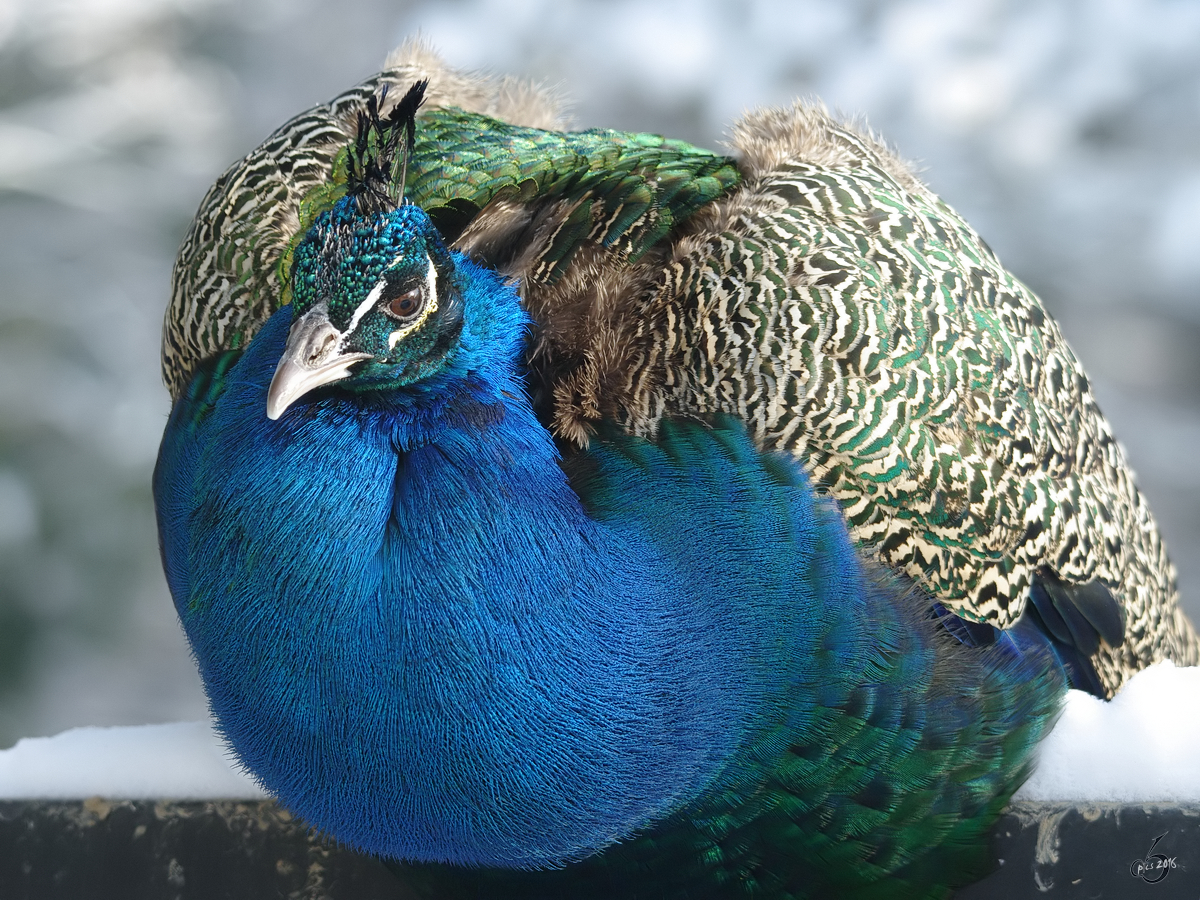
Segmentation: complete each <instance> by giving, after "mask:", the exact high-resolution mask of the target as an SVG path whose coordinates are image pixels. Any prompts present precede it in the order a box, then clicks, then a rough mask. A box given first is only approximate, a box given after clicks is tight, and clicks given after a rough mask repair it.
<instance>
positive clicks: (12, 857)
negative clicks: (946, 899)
mask: <svg viewBox="0 0 1200 900" xmlns="http://www.w3.org/2000/svg"><path fill="white" fill-rule="evenodd" d="M992 851H993V854H994V859H995V861H996V869H995V871H994V872H993V873H992V874H991V875H990V876H988V877H986V878H985V879H984V880H983V881H981V882H980V883H978V884H976V885H973V886H972V887H970V888H967V889H964V890H963V891H961V892H959V894H958V896H959V897H960V898H961V900H993V898H996V900H1022V898H1026V897H1044V896H1047V895H1049V896H1051V897H1061V898H1074V897H1079V898H1085V897H1086V898H1097V897H1104V898H1115V900H1125V898H1140V897H1146V898H1154V900H1175V898H1181V900H1198V898H1200V669H1196V668H1189V669H1177V668H1175V667H1173V666H1171V665H1170V664H1163V665H1159V666H1155V667H1153V668H1151V669H1148V670H1146V671H1145V672H1142V673H1141V674H1139V675H1138V676H1137V677H1136V678H1134V679H1133V680H1132V681H1130V682H1129V684H1128V685H1126V687H1125V689H1124V690H1122V692H1121V693H1120V694H1118V695H1117V697H1116V698H1115V699H1114V700H1113V701H1112V702H1111V703H1104V702H1102V701H1099V700H1096V699H1095V698H1093V697H1090V696H1088V695H1086V694H1081V693H1078V692H1074V691H1073V692H1071V694H1070V696H1069V698H1068V701H1067V704H1066V708H1065V711H1064V713H1063V716H1062V718H1061V719H1060V720H1059V723H1058V725H1057V726H1056V727H1055V729H1054V732H1053V733H1052V734H1051V735H1050V737H1049V738H1048V739H1047V740H1046V741H1045V742H1044V743H1043V745H1042V746H1041V748H1040V754H1039V761H1038V768H1037V770H1036V772H1035V774H1034V776H1033V778H1031V779H1030V781H1029V782H1028V783H1027V784H1026V785H1025V786H1024V787H1023V788H1022V789H1021V791H1020V792H1019V793H1018V794H1017V797H1016V798H1015V799H1014V803H1013V804H1012V806H1011V807H1010V808H1009V810H1008V812H1007V813H1006V814H1005V815H1004V816H1003V817H1002V818H1001V820H1000V822H999V823H998V824H997V827H996V828H995V830H994V831H993V844H992ZM138 897H146V898H159V897H163V898H175V897H178V898H194V900H207V898H222V900H242V898H245V900H259V898H263V897H298V898H310V897H311V898H326V897H327V898H330V900H342V898H354V900H358V898H379V900H384V898H409V897H412V894H411V893H410V892H409V890H408V888H407V887H406V886H405V885H404V884H402V882H400V881H399V880H397V879H396V878H395V876H393V875H392V874H391V873H390V872H389V871H388V870H387V869H386V868H384V867H383V865H382V864H381V863H379V862H378V861H377V860H373V859H371V858H369V857H364V856H361V855H359V854H356V853H354V852H352V851H349V850H346V849H344V848H340V847H338V846H337V845H336V844H334V843H333V842H331V841H328V840H326V839H324V838H322V837H321V836H320V835H316V834H314V833H312V832H311V830H310V829H308V828H306V827H305V826H303V825H302V824H301V823H299V822H297V821H295V820H293V819H292V817H291V816H290V815H288V813H286V812H285V811H283V810H281V809H280V808H279V807H278V806H276V805H275V804H274V803H273V802H271V801H270V800H269V799H267V798H266V797H265V796H264V794H263V793H262V792H261V791H260V789H259V788H258V787H257V786H256V785H255V783H254V782H253V781H252V780H251V779H250V778H248V777H247V776H246V775H245V774H243V773H242V772H240V771H239V770H238V769H237V768H236V766H234V765H233V764H232V763H231V761H230V759H229V757H228V753H227V751H226V750H225V749H224V747H223V745H222V744H221V741H220V739H219V738H218V737H217V736H216V735H215V734H214V733H213V731H212V729H211V727H210V726H209V724H208V723H205V722H183V723H174V724H169V725H146V726H139V727H133V728H77V729H73V730H71V731H68V732H65V733H63V734H60V735H58V736H56V737H52V738H31V739H26V740H23V741H21V742H19V743H18V744H17V745H16V746H15V747H13V748H12V749H10V750H4V751H0V898H2V900H24V898H27V900H80V898H87V900H108V898H113V900H118V898H119V900H129V898H138Z"/></svg>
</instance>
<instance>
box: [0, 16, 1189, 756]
mask: <svg viewBox="0 0 1200 900" xmlns="http://www.w3.org/2000/svg"><path fill="white" fill-rule="evenodd" d="M417 32H421V33H422V34H424V35H425V36H426V37H427V38H428V39H430V40H431V41H433V42H434V43H435V44H436V45H437V46H438V47H440V49H441V50H442V52H443V53H444V55H445V56H446V57H447V58H448V59H449V60H450V62H452V63H453V64H455V65H458V66H462V67H469V68H487V69H490V70H493V71H496V72H502V73H503V72H512V73H518V74H522V75H526V76H530V77H532V78H535V79H538V80H540V81H544V82H548V83H550V84H553V85H557V86H560V88H561V90H562V92H563V93H564V94H565V95H566V96H568V97H570V98H572V99H573V105H572V108H573V110H574V114H575V120H576V123H577V125H578V126H579V127H591V126H605V127H615V128H624V129H637V130H646V131H656V132H660V133H665V134H668V135H672V136H675V137H682V138H686V139H689V140H691V141H693V142H695V143H698V144H701V145H704V146H706V147H710V148H717V147H719V146H720V141H721V139H722V135H723V133H724V129H725V128H726V127H727V126H728V125H729V123H730V122H731V121H732V120H733V119H734V118H735V117H736V116H738V115H739V113H741V112H742V111H743V110H744V109H746V108H748V107H751V106H757V105H762V104H784V103H787V102H789V101H790V100H791V99H792V98H793V97H795V96H797V95H807V96H814V97H820V98H822V99H823V100H824V101H825V102H826V103H827V104H828V105H829V106H830V107H832V108H834V109H836V110H838V111H841V112H843V113H845V114H852V115H862V116H865V118H866V120H867V122H868V123H869V124H870V125H871V126H872V127H873V128H874V129H876V130H877V131H879V132H881V133H882V134H883V135H884V136H885V137H886V138H887V140H888V141H889V142H890V143H891V144H892V145H893V146H895V147H896V148H897V149H898V150H899V151H900V153H901V154H902V155H904V156H905V157H907V158H909V159H912V160H915V161H916V162H917V163H918V165H919V166H920V167H921V169H922V170H923V175H924V178H925V179H926V180H927V181H928V182H929V183H930V184H931V185H932V186H933V188H934V189H935V190H936V191H937V192H938V193H940V194H941V195H942V196H943V197H944V198H945V199H946V200H947V201H948V202H949V203H950V204H951V205H952V206H954V207H956V208H957V209H958V210H959V211H960V212H961V213H963V214H964V215H965V217H966V218H967V220H968V221H969V222H971V223H972V224H973V225H974V226H975V228H976V229H977V230H978V231H979V232H980V233H981V234H982V235H983V236H984V237H985V238H986V240H987V241H988V242H989V243H990V244H991V245H992V247H993V248H995V249H996V251H997V252H998V253H999V255H1000V257H1001V259H1002V260H1004V261H1005V262H1006V264H1007V265H1008V266H1009V268H1011V269H1012V270H1013V271H1014V272H1015V273H1016V274H1017V275H1018V276H1019V277H1020V278H1022V279H1024V280H1025V281H1026V282H1027V283H1029V284H1030V285H1031V286H1032V287H1033V288H1034V290H1035V291H1037V292H1038V294H1040V295H1041V297H1042V299H1043V300H1044V302H1045V304H1046V306H1047V307H1048V308H1049V309H1050V310H1051V312H1052V313H1053V314H1054V315H1055V316H1056V317H1057V318H1058V319H1059V320H1060V321H1061V323H1062V325H1063V329H1064V331H1065V332H1066V334H1067V337H1068V339H1069V340H1070V341H1071V343H1072V344H1073V346H1074V347H1075V349H1076V351H1077V353H1078V355H1079V356H1080V357H1081V358H1082V359H1083V361H1084V364H1085V366H1086V367H1087V369H1088V371H1089V372H1090V374H1091V376H1092V378H1093V380H1094V383H1095V389H1096V393H1097V394H1098V396H1099V399H1100V403H1101V406H1102V408H1103V409H1104V410H1105V412H1106V413H1107V414H1108V416H1109V418H1110V419H1111V420H1112V422H1113V424H1114V427H1115V429H1116V433H1117V435H1118V437H1119V438H1120V439H1121V440H1122V442H1123V443H1124V445H1125V447H1126V448H1127V451H1128V454H1129V457H1130V459H1131V460H1132V463H1133V466H1134V467H1135V469H1136V470H1137V472H1138V474H1139V477H1140V483H1141V486H1142V488H1143V490H1144V491H1145V493H1146V494H1147V495H1148V497H1149V499H1150V504H1151V506H1152V508H1153V509H1154V511H1155V513H1156V515H1157V517H1158V520H1159V522H1160V524H1161V526H1162V530H1163V532H1164V533H1165V535H1166V538H1167V541H1168V544H1169V546H1170V547H1171V550H1172V555H1173V557H1174V559H1175V562H1176V565H1177V566H1178V568H1179V573H1180V587H1181V590H1182V592H1183V597H1184V603H1185V605H1186V607H1187V608H1188V609H1189V610H1190V614H1191V616H1192V618H1193V621H1198V622H1200V3H1197V2H1195V0H970V2H968V0H773V2H772V0H763V2H757V3H748V2H736V0H695V2H686V3H685V2H667V0H660V2H651V0H592V2H585V0H580V2H567V0H523V2H522V0H442V2H407V3H406V2H399V0H397V2H384V0H349V2H346V0H343V2H338V3H332V2H329V3H319V2H316V0H307V2H306V0H237V2H233V0H228V2H227V0H0V747H7V746H9V745H11V744H12V743H13V742H14V741H15V740H16V739H17V738H19V737H22V736H27V735H43V734H52V733H55V732H57V731H60V730H62V729H64V728H67V727H71V726H74V725H84V724H138V723H144V722H159V721H167V720H173V719H192V718H200V717H202V716H203V715H204V711H205V704H204V698H203V695H202V693H201V690H200V686H199V683H198V680H197V677H196V675H195V672H194V670H193V667H192V663H191V660H190V658H189V656H188V650H187V647H186V645H185V643H184V641H183V638H182V636H181V633H180V630H179V627H178V625H177V624H176V621H175V616H174V611H173V609H172V607H171V602H170V598H169V596H168V594H167V590H166V586H165V584H164V582H163V577H162V573H161V570H160V568H159V560H158V552H157V543H156V537H155V529H154V521H153V510H152V506H151V498H150V489H149V482H150V472H151V469H152V467H153V463H154V456H155V452H156V449H157V445H158V439H159V435H160V433H161V430H162V427H163V425H164V424H165V421H166V416H167V411H168V398H167V394H166V391H165V390H164V389H163V387H162V385H161V382H160V380H159V368H158V338H159V326H160V322H161V318H162V311H163V308H164V305H165V303H166V300H167V295H168V290H169V288H168V280H169V276H170V268H171V262H172V259H173V256H174V253H175V250H176V248H177V247H178V244H179V242H180V240H181V238H182V236H183V233H184V230H185V228H186V227H187V224H188V221H189V220H190V218H191V216H192V213H193V212H194V211H195V208H196V206H197V204H198V203H199V201H200V198H201V196H202V195H203V193H204V191H205V190H206V189H207V187H208V185H209V184H210V183H211V182H212V181H213V179H214V178H215V177H216V176H217V175H218V174H219V173H220V172H221V171H222V170H223V169H224V168H225V166H227V165H228V164H229V163H230V162H232V161H233V160H234V159H236V158H238V157H240V156H242V155H243V154H244V153H246V152H247V151H248V150H250V149H251V148H253V147H254V146H255V145H256V144H258V143H259V141H260V140H261V139H262V138H263V137H264V136H265V135H266V134H267V133H268V132H269V131H271V130H272V129H273V128H275V127H276V126H277V125H279V124H281V123H282V122H283V121H284V120H286V119H287V118H289V117H290V116H292V115H293V114H295V113H297V112H299V111H300V110H302V109H304V108H305V107H307V106H310V105H312V104H313V103H316V102H319V101H323V100H326V99H329V98H330V97H332V96H333V95H334V94H336V93H338V92H340V91H341V90H343V89H344V88H346V87H348V86H350V85H351V84H353V83H355V82H356V81H358V80H360V79H362V78H365V77H367V76H368V75H370V74H371V73H373V72H374V71H376V70H377V69H378V68H379V66H380V64H381V63H382V61H383V59H384V57H385V55H386V54H387V52H388V51H389V49H391V48H392V47H393V46H394V45H395V44H397V43H399V42H400V41H401V40H403V39H404V38H405V37H406V36H409V35H412V34H415V33H417Z"/></svg>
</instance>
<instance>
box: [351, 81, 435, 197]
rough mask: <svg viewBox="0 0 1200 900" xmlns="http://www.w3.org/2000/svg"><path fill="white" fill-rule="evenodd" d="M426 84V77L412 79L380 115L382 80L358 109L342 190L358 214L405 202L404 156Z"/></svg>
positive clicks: (383, 93) (409, 150)
mask: <svg viewBox="0 0 1200 900" xmlns="http://www.w3.org/2000/svg"><path fill="white" fill-rule="evenodd" d="M428 86H429V80H428V79H422V80H420V81H417V82H414V83H413V85H412V87H410V88H409V89H408V90H407V91H406V92H405V94H404V96H403V97H401V98H400V100H399V102H397V103H396V105H395V106H393V107H392V110H391V112H390V113H388V114H387V116H383V117H381V116H380V114H379V110H380V108H381V107H382V106H384V105H385V104H386V102H387V95H388V87H389V86H388V85H386V84H385V85H383V86H382V87H381V88H380V89H379V93H378V94H374V93H373V94H371V95H370V96H369V97H368V98H367V102H366V106H365V107H364V108H363V109H361V110H360V111H359V113H358V116H357V120H358V129H357V132H356V134H355V138H354V143H353V144H351V145H350V148H349V151H350V152H349V159H348V167H347V168H348V171H347V179H346V180H347V185H346V194H347V196H350V197H353V198H354V201H355V205H356V209H357V212H358V214H359V215H361V216H371V215H376V214H379V213H383V212H387V211H388V210H392V209H395V208H396V207H397V206H400V205H401V204H402V203H404V202H405V197H404V185H405V181H406V180H407V177H408V160H409V157H410V156H411V155H412V152H413V148H414V147H415V146H416V141H417V132H416V116H417V110H418V109H420V108H421V104H422V103H423V102H424V100H425V89H426V88H427V87H428Z"/></svg>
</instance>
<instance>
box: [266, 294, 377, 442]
mask: <svg viewBox="0 0 1200 900" xmlns="http://www.w3.org/2000/svg"><path fill="white" fill-rule="evenodd" d="M344 337H345V335H343V334H342V332H340V331H338V330H337V329H336V328H334V327H333V323H332V322H330V321H329V314H328V310H327V307H326V306H325V304H324V303H319V304H317V305H316V306H314V307H313V308H312V309H310V310H309V311H308V312H306V313H305V314H304V315H303V316H301V317H300V318H299V319H297V320H296V321H295V322H293V323H292V328H291V331H289V332H288V339H287V345H286V346H285V347H284V348H283V356H282V357H281V358H280V360H279V365H277V366H276V367H275V376H274V377H273V378H272V379H271V386H270V387H269V388H268V389H267V418H268V419H271V420H275V419H278V418H279V417H280V416H282V415H283V413H284V411H285V410H286V409H287V408H288V407H289V406H291V405H292V404H293V403H295V402H296V401H297V400H299V399H300V398H301V397H303V396H304V395H305V394H307V393H308V392H309V391H311V390H312V389H313V388H318V387H320V386H321V385H324V384H330V383H332V382H334V381H337V380H338V379H339V378H345V377H346V376H347V375H349V374H350V367H351V366H352V365H354V364H355V363H356V362H359V361H360V360H364V359H370V358H371V354H370V353H357V352H344V351H343V349H342V342H343V339H344Z"/></svg>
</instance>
